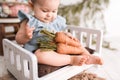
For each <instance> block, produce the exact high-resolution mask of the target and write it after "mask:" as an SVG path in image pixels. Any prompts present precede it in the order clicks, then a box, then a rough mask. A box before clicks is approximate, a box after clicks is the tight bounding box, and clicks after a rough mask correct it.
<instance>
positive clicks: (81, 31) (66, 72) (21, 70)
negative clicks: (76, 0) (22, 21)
mask: <svg viewBox="0 0 120 80" xmlns="http://www.w3.org/2000/svg"><path fill="white" fill-rule="evenodd" d="M68 30H69V31H70V32H71V33H72V34H73V36H75V37H77V38H78V39H80V42H81V43H82V44H83V45H84V46H87V47H90V48H93V49H95V51H96V52H95V55H98V56H100V55H101V48H102V31H101V30H94V29H87V28H81V27H73V26H68V27H67V28H66V30H65V31H68ZM85 36H86V39H85V38H84V37H85ZM95 37H96V38H95ZM93 38H94V40H95V41H96V44H94V45H93V44H92V41H93V40H92V39H93ZM3 50H4V57H5V64H6V68H7V70H8V71H9V72H10V73H12V74H13V75H14V77H15V78H16V79H17V80H67V79H69V78H71V77H73V76H74V75H76V74H78V73H80V72H82V71H83V70H85V69H87V68H89V67H91V66H94V65H83V66H65V67H63V68H61V69H58V70H56V71H54V72H51V73H49V74H47V75H45V76H43V77H38V62H37V59H36V56H35V55H34V54H33V53H31V52H29V51H27V50H25V49H24V48H22V47H21V46H20V45H18V44H17V43H14V42H12V41H10V40H8V39H3ZM93 55H94V54H93Z"/></svg>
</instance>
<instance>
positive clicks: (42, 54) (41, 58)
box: [16, 0, 102, 66]
mask: <svg viewBox="0 0 120 80" xmlns="http://www.w3.org/2000/svg"><path fill="white" fill-rule="evenodd" d="M59 3H60V0H31V1H29V5H30V7H31V9H32V10H33V12H34V15H30V14H26V13H24V12H22V11H19V13H18V16H19V18H20V20H21V24H20V29H19V31H18V32H17V34H16V41H17V43H19V44H23V45H24V48H25V49H27V50H29V51H31V52H32V53H34V54H35V55H36V57H37V59H38V63H41V64H47V65H51V66H64V65H78V66H81V65H83V64H100V65H102V60H101V59H100V58H99V57H97V56H93V55H91V54H90V53H89V52H88V51H87V50H86V49H85V48H83V49H84V53H80V54H81V55H66V54H59V53H57V52H55V51H41V50H40V48H39V46H38V45H37V39H38V38H43V37H44V35H43V34H41V33H40V31H41V30H43V29H46V30H48V31H51V32H54V33H56V32H60V31H63V30H64V29H65V27H66V20H65V19H64V18H63V17H61V16H59V15H57V12H58V7H59ZM65 34H66V35H68V36H70V37H72V36H71V35H69V34H68V33H65ZM72 38H73V39H74V40H77V39H76V38H74V37H72Z"/></svg>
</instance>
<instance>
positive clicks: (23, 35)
mask: <svg viewBox="0 0 120 80" xmlns="http://www.w3.org/2000/svg"><path fill="white" fill-rule="evenodd" d="M33 30H34V28H30V27H29V26H28V25H27V20H23V21H22V22H21V24H20V28H19V30H18V32H17V34H16V37H15V39H16V41H17V43H19V44H25V43H26V42H28V41H29V40H30V39H31V38H32V33H33Z"/></svg>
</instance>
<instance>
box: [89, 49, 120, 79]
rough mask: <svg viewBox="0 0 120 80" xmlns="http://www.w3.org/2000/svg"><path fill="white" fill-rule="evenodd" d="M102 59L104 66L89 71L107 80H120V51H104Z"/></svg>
mask: <svg viewBox="0 0 120 80" xmlns="http://www.w3.org/2000/svg"><path fill="white" fill-rule="evenodd" d="M102 58H103V60H104V65H102V66H99V68H94V67H92V68H90V69H88V70H87V71H88V72H92V73H96V74H98V75H99V76H101V77H103V78H106V80H120V51H110V50H107V49H103V51H102Z"/></svg>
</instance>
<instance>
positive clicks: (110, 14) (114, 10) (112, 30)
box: [105, 0, 120, 36]
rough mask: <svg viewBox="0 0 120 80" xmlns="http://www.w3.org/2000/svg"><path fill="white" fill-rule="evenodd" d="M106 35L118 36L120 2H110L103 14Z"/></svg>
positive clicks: (113, 0) (119, 30)
mask: <svg viewBox="0 0 120 80" xmlns="http://www.w3.org/2000/svg"><path fill="white" fill-rule="evenodd" d="M105 22H106V26H107V31H108V35H112V36H120V0H110V4H109V6H108V8H107V9H106V12H105Z"/></svg>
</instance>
